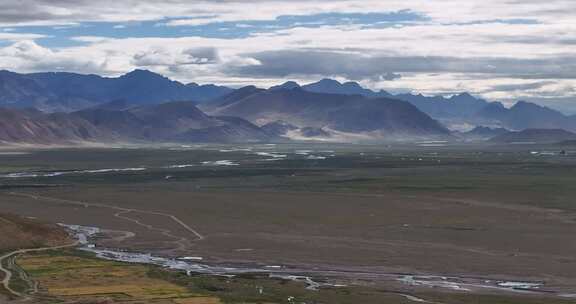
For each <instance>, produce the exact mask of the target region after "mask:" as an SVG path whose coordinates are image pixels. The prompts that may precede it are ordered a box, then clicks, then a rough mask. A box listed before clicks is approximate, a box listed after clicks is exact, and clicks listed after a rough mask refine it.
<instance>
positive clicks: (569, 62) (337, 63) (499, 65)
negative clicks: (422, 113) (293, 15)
mask: <svg viewBox="0 0 576 304" xmlns="http://www.w3.org/2000/svg"><path fill="white" fill-rule="evenodd" d="M246 56H247V57H251V58H254V59H256V60H258V62H260V64H259V65H248V66H245V67H243V66H236V67H234V68H233V69H232V70H231V72H233V73H235V74H236V75H249V76H261V77H270V76H272V77H289V76H299V75H328V76H342V77H346V78H349V79H366V78H378V77H381V75H382V74H383V73H384V74H387V75H395V74H394V73H470V74H488V75H491V76H492V77H509V76H510V75H515V76H516V77H518V78H528V79H547V78H550V79H557V78H563V79H576V56H568V57H553V58H547V59H522V58H520V59H518V58H507V57H495V58H490V57H471V58H458V57H441V56H390V55H370V53H369V51H368V50H366V51H365V52H362V53H357V52H354V53H352V52H350V53H346V52H328V51H313V50H310V51H303V50H294V51H292V50H281V51H266V52H259V53H250V54H246ZM387 80H388V79H387Z"/></svg>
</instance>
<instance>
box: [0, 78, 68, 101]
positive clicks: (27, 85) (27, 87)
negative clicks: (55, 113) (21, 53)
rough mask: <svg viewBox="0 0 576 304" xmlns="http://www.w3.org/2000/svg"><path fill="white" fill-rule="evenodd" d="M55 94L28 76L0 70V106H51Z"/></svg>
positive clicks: (55, 99)
mask: <svg viewBox="0 0 576 304" xmlns="http://www.w3.org/2000/svg"><path fill="white" fill-rule="evenodd" d="M56 103H57V96H56V95H55V94H54V93H53V92H52V91H50V90H49V89H47V88H45V87H43V86H42V85H40V84H39V83H38V82H36V81H34V80H32V79H29V78H28V77H26V76H24V75H21V74H17V73H13V72H9V71H0V106H1V107H10V108H30V107H35V106H39V107H41V108H53V107H54V106H55V104H56Z"/></svg>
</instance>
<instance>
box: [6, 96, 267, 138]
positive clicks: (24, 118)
mask: <svg viewBox="0 0 576 304" xmlns="http://www.w3.org/2000/svg"><path fill="white" fill-rule="evenodd" d="M275 138H276V137H275V136H273V135H270V134H268V133H266V132H265V131H264V130H262V129H261V128H259V127H258V126H256V125H254V124H252V123H250V122H248V121H246V120H244V119H241V118H235V117H212V116H208V115H206V114H205V113H203V112H202V111H200V110H199V109H198V108H196V106H194V104H193V103H191V102H170V103H164V104H160V105H146V106H139V107H133V108H130V109H126V110H116V109H110V108H106V107H105V108H99V107H94V108H90V109H85V110H81V111H77V112H71V113H53V114H46V113H43V112H40V111H38V110H35V109H33V110H32V109H4V108H0V143H3V144H24V143H25V144H45V145H50V144H77V143H89V142H97V143H114V142H132V143H146V142H218V143H228V142H242V143H245V142H264V141H271V140H274V139H275Z"/></svg>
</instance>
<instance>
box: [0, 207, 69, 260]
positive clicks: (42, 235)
mask: <svg viewBox="0 0 576 304" xmlns="http://www.w3.org/2000/svg"><path fill="white" fill-rule="evenodd" d="M69 241H70V240H69V238H68V234H67V233H66V231H64V229H62V228H60V227H58V226H56V225H53V224H47V223H44V222H39V221H36V220H32V219H28V218H22V217H18V216H15V215H9V214H0V252H8V251H11V250H16V249H21V248H35V247H45V246H53V245H54V246H57V245H61V244H66V242H69Z"/></svg>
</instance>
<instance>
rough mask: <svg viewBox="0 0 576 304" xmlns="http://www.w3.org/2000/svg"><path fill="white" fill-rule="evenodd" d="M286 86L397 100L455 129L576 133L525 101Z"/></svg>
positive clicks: (327, 84)
mask: <svg viewBox="0 0 576 304" xmlns="http://www.w3.org/2000/svg"><path fill="white" fill-rule="evenodd" d="M282 87H290V88H297V87H300V88H302V89H303V90H305V91H309V92H315V93H334V94H344V95H361V96H364V97H367V98H393V99H399V100H403V101H407V102H409V103H411V104H413V105H414V106H416V107H417V108H418V109H419V110H420V111H422V112H424V113H426V114H428V115H429V116H430V117H432V118H434V119H436V120H438V121H440V122H442V123H443V124H444V125H445V126H447V127H448V128H450V129H453V130H459V129H460V128H466V129H470V128H471V127H472V128H473V127H475V126H489V127H494V128H506V129H511V130H523V129H530V128H541V129H548V128H560V129H567V130H571V131H576V116H568V115H564V114H562V113H561V112H559V111H556V110H553V109H550V108H548V107H544V106H540V105H537V104H534V103H530V102H525V101H519V102H518V103H516V104H515V105H514V106H512V107H511V108H506V107H505V106H504V105H503V104H502V103H500V102H490V101H487V100H484V99H481V98H477V97H474V96H472V95H471V94H469V93H461V94H456V95H453V96H450V97H444V96H424V95H421V94H417V95H415V94H397V95H393V94H390V93H388V92H386V91H382V90H381V91H378V92H376V91H372V90H369V89H366V88H363V87H361V86H360V85H359V84H358V83H355V82H346V83H340V82H338V81H336V80H330V79H324V80H321V81H319V82H316V83H312V84H308V85H303V86H300V85H298V84H297V83H295V82H287V83H285V84H283V85H280V86H277V87H273V89H278V88H282Z"/></svg>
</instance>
